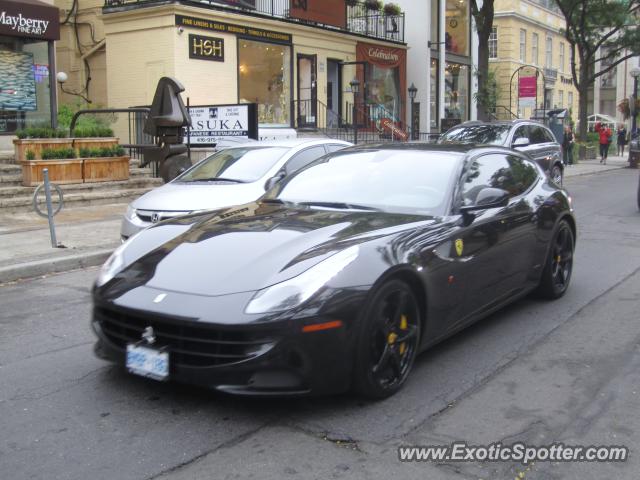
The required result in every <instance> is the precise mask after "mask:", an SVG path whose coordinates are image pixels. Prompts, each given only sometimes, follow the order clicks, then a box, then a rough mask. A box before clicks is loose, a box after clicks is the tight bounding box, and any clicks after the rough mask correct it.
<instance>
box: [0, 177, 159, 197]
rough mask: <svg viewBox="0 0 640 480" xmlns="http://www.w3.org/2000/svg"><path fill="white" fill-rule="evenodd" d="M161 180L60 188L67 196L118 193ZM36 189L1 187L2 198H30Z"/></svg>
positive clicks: (133, 179) (14, 186) (147, 185)
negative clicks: (85, 193) (68, 194)
mask: <svg viewBox="0 0 640 480" xmlns="http://www.w3.org/2000/svg"><path fill="white" fill-rule="evenodd" d="M162 183H163V182H162V179H160V178H147V177H135V178H130V179H129V180H122V181H117V182H91V183H69V184H62V185H60V188H61V189H62V192H63V193H64V195H65V196H66V195H67V193H77V192H94V191H117V190H130V189H132V188H148V189H152V188H156V187H159V186H160V185H162ZM35 189H36V187H25V186H22V185H10V186H4V185H2V186H0V198H6V197H16V196H27V195H28V196H30V195H32V194H33V192H34V190H35Z"/></svg>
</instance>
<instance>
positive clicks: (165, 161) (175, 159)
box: [143, 77, 191, 182]
mask: <svg viewBox="0 0 640 480" xmlns="http://www.w3.org/2000/svg"><path fill="white" fill-rule="evenodd" d="M182 92H184V87H183V86H182V84H181V83H180V82H179V81H178V80H176V79H175V78H171V77H162V78H161V79H160V81H159V82H158V86H157V87H156V93H155V95H154V96H153V103H152V104H151V111H150V112H149V116H148V117H147V121H146V122H145V125H144V132H145V133H147V134H149V135H153V136H154V137H155V138H156V145H154V146H150V147H145V148H144V150H143V151H144V159H145V164H147V163H151V162H157V164H158V169H159V172H160V176H161V177H162V179H163V180H164V181H165V182H168V181H170V180H172V179H174V178H175V177H177V176H178V175H179V174H180V173H181V172H183V171H184V170H186V169H187V168H189V167H190V166H191V161H190V160H189V157H188V155H187V154H186V152H187V146H186V145H185V144H184V139H183V131H184V130H183V129H184V127H187V126H191V116H190V115H189V112H188V111H187V109H186V108H185V106H184V103H183V102H182V97H181V96H180V93H182Z"/></svg>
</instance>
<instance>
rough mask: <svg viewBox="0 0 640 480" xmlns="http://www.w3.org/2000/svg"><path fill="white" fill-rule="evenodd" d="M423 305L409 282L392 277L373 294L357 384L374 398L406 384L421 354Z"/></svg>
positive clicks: (365, 318)
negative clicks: (417, 356) (418, 300)
mask: <svg viewBox="0 0 640 480" xmlns="http://www.w3.org/2000/svg"><path fill="white" fill-rule="evenodd" d="M420 324H421V322H420V308H419V307H418V302H417V300H416V297H415V295H414V293H413V291H412V290H411V288H410V287H409V285H407V284H406V283H405V282H403V281H401V280H390V281H388V282H386V283H385V284H383V285H382V286H381V287H380V288H379V289H378V290H377V291H376V292H375V293H374V295H373V297H372V299H371V301H370V302H369V305H368V306H367V308H366V310H365V314H364V316H363V318H362V325H361V330H360V336H359V338H358V340H357V351H356V364H355V369H354V374H355V378H354V387H355V390H356V391H357V392H359V393H360V394H362V395H363V396H365V397H368V398H373V399H381V398H386V397H389V396H391V395H393V394H394V393H396V392H397V391H398V390H400V388H402V386H403V385H404V383H405V381H406V379H407V377H408V376H409V372H410V371H411V367H412V366H413V362H414V360H415V357H416V355H417V353H418V346H419V341H420Z"/></svg>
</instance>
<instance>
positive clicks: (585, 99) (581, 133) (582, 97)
mask: <svg viewBox="0 0 640 480" xmlns="http://www.w3.org/2000/svg"><path fill="white" fill-rule="evenodd" d="M576 88H577V89H578V119H579V121H580V128H579V130H578V140H580V141H581V142H586V141H587V130H588V125H587V117H588V115H587V108H588V104H589V93H588V92H589V71H588V69H587V66H586V65H582V64H581V65H580V78H579V82H578V85H576ZM584 153H586V149H580V160H584Z"/></svg>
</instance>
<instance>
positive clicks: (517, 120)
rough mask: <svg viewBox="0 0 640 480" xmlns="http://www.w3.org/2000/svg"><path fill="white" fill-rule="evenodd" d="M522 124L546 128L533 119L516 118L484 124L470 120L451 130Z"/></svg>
mask: <svg viewBox="0 0 640 480" xmlns="http://www.w3.org/2000/svg"><path fill="white" fill-rule="evenodd" d="M521 123H533V124H535V125H540V126H542V127H546V125H545V124H544V123H542V122H539V121H538V120H531V119H527V118H515V119H513V120H496V121H494V122H483V121H481V120H469V121H468V122H462V123H459V124H458V125H454V126H453V127H451V130H453V129H454V128H459V127H475V126H479V125H489V126H491V125H504V126H514V125H519V124H521Z"/></svg>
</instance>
